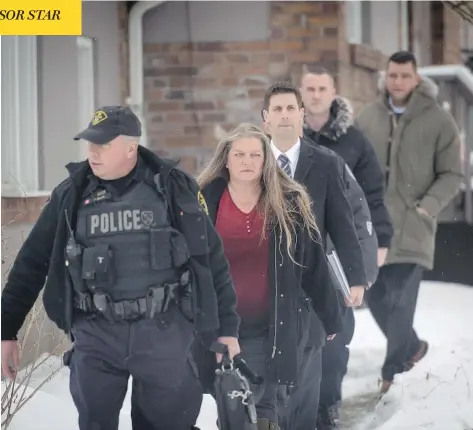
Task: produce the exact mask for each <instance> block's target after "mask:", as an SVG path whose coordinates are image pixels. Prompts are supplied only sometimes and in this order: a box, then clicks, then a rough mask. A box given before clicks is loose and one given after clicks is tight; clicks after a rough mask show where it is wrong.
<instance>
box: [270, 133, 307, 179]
mask: <svg viewBox="0 0 473 430" xmlns="http://www.w3.org/2000/svg"><path fill="white" fill-rule="evenodd" d="M271 149H272V151H273V154H274V156H275V157H276V161H277V160H278V158H279V156H280V155H281V154H284V155H285V156H286V157H287V158H288V159H289V166H291V177H292V178H294V173H295V171H296V167H297V162H298V161H299V154H300V152H301V140H300V139H297V142H296V144H295V145H294V146H293V147H292V148H290V149H289V150H288V151H286V152H281V151H280V150H279V149H278V148H277V147H276V145H275V144H274V143H273V141H272V140H271ZM278 164H279V163H278Z"/></svg>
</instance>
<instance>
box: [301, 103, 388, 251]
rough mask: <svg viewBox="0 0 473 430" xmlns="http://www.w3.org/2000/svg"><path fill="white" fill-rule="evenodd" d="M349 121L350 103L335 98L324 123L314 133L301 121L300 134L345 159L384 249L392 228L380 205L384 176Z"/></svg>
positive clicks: (371, 152)
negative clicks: (359, 187)
mask: <svg viewBox="0 0 473 430" xmlns="http://www.w3.org/2000/svg"><path fill="white" fill-rule="evenodd" d="M353 122H354V118H353V110H352V107H351V105H350V103H349V102H348V101H347V100H346V99H344V98H342V97H336V98H335V100H334V101H333V103H332V107H331V109H330V118H329V120H328V121H327V123H326V124H325V125H324V126H323V127H322V129H321V130H320V131H318V132H317V131H315V130H312V129H311V128H310V127H309V126H308V125H307V124H304V137H305V138H306V139H308V140H309V141H312V142H314V143H316V144H319V145H322V146H324V147H326V148H329V149H331V150H333V151H334V152H336V153H337V154H339V155H340V156H341V157H342V158H343V159H344V160H345V162H346V163H347V164H348V167H350V169H351V171H352V172H353V174H354V175H355V178H356V180H357V181H358V183H359V184H360V186H361V188H362V189H363V192H364V193H365V196H366V200H367V202H368V206H369V208H370V211H371V218H372V222H373V227H374V230H375V232H376V235H377V238H378V243H379V246H380V247H382V248H388V247H389V244H390V242H391V238H392V236H393V234H394V231H393V227H392V224H391V218H390V216H389V213H388V211H387V208H386V206H385V204H384V192H385V190H384V176H383V173H382V170H381V166H380V165H379V162H378V159H377V157H376V154H375V152H374V150H373V147H372V145H371V144H370V142H369V141H368V140H367V139H366V137H365V136H364V135H363V133H362V132H361V131H360V130H358V129H357V128H355V127H354V126H353Z"/></svg>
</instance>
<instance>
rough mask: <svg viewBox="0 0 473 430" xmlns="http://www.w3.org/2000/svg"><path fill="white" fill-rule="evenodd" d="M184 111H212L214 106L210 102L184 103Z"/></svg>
mask: <svg viewBox="0 0 473 430" xmlns="http://www.w3.org/2000/svg"><path fill="white" fill-rule="evenodd" d="M184 109H185V110H214V109H215V104H214V103H212V102H200V101H196V102H193V103H186V104H185V105H184Z"/></svg>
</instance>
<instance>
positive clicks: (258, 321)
mask: <svg viewBox="0 0 473 430" xmlns="http://www.w3.org/2000/svg"><path fill="white" fill-rule="evenodd" d="M263 222H264V220H263V217H262V216H260V215H259V214H258V212H257V210H256V208H253V210H252V211H251V212H250V213H248V214H246V213H244V212H242V211H241V210H240V209H239V208H238V207H237V206H236V205H235V203H234V202H233V200H232V198H231V196H230V193H229V191H228V188H227V189H225V191H224V193H223V195H222V197H221V199H220V204H219V207H218V212H217V220H216V224H215V227H216V229H217V231H218V233H219V234H220V237H221V238H222V241H223V248H224V251H225V256H226V257H227V259H228V262H229V264H230V274H231V276H232V278H233V283H234V285H235V290H236V295H237V299H238V307H237V310H238V313H239V315H240V317H241V319H242V322H241V326H240V337H246V336H248V335H250V336H253V335H258V334H261V333H262V332H264V331H266V330H267V329H268V328H269V308H270V302H271V300H270V287H269V279H268V273H269V270H268V266H269V240H268V238H267V237H266V238H265V239H264V240H263V241H261V231H262V228H263Z"/></svg>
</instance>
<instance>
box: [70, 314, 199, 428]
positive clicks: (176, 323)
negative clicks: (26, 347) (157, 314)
mask: <svg viewBox="0 0 473 430" xmlns="http://www.w3.org/2000/svg"><path fill="white" fill-rule="evenodd" d="M167 318H168V320H167V321H166V323H165V324H162V323H161V322H159V321H157V320H149V319H147V320H146V319H144V320H139V321H134V322H117V323H109V322H108V321H107V320H105V319H103V318H101V317H96V318H93V319H91V318H86V317H80V318H77V319H76V321H75V322H74V325H73V330H72V333H73V336H74V338H75V342H74V351H73V353H72V356H71V362H70V368H71V375H70V391H71V395H72V398H73V400H74V403H75V405H76V407H77V410H78V412H79V428H80V430H92V429H97V430H118V419H119V413H120V409H121V408H122V405H123V400H124V398H125V394H126V391H127V386H128V379H129V377H130V375H131V376H132V377H133V391H132V412H131V418H132V422H133V429H136V430H190V429H191V428H192V426H193V425H194V424H195V422H196V420H197V417H198V416H199V412H200V405H201V403H202V391H201V388H200V384H199V381H198V379H197V377H196V373H195V371H194V368H193V366H192V363H191V361H190V359H189V347H190V345H191V342H192V339H193V328H192V325H191V324H190V323H188V322H187V321H186V320H185V319H184V317H183V316H182V315H181V314H180V313H179V312H178V311H177V310H173V311H170V313H169V314H168V315H167Z"/></svg>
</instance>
